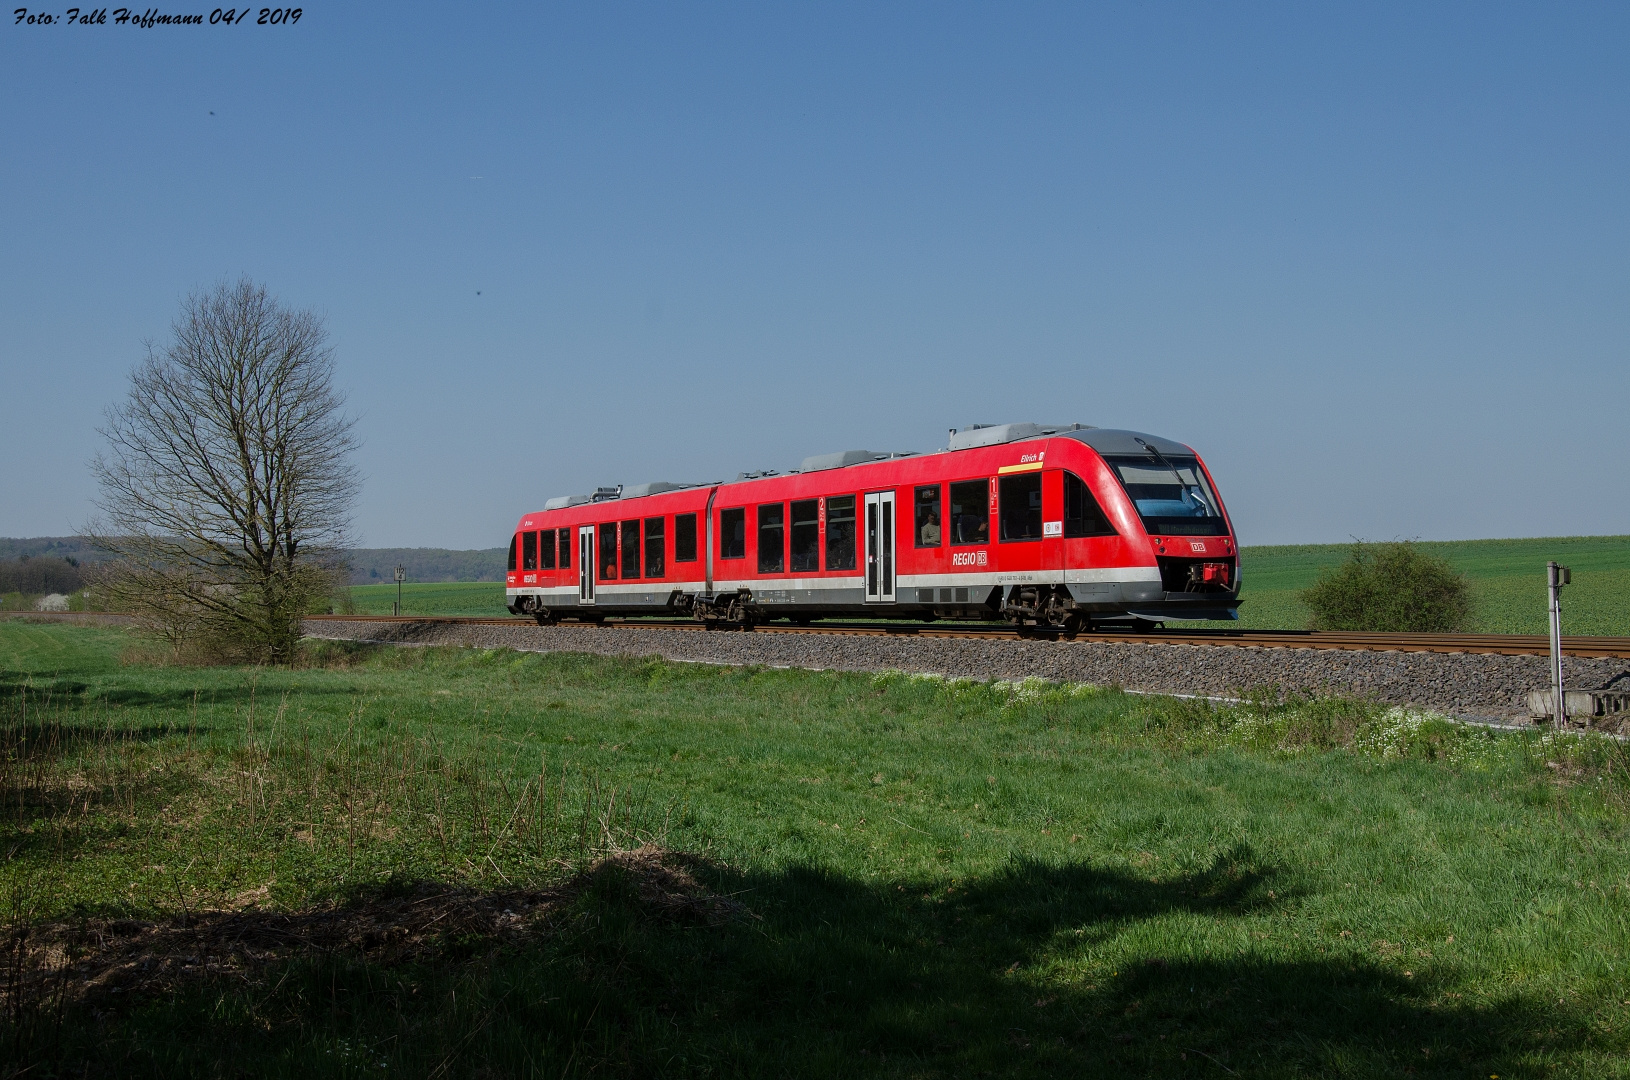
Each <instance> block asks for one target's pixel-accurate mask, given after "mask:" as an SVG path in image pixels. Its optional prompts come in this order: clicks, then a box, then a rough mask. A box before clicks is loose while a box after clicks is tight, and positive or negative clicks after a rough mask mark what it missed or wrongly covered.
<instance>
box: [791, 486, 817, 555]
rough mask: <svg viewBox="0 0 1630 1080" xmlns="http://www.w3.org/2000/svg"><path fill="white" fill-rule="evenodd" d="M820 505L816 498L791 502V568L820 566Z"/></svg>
mask: <svg viewBox="0 0 1630 1080" xmlns="http://www.w3.org/2000/svg"><path fill="white" fill-rule="evenodd" d="M820 517H821V507H820V500H818V499H805V500H803V501H802V502H795V503H793V504H792V569H793V571H794V572H797V571H800V570H819V569H820V568H821V522H820Z"/></svg>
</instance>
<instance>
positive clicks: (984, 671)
mask: <svg viewBox="0 0 1630 1080" xmlns="http://www.w3.org/2000/svg"><path fill="white" fill-rule="evenodd" d="M307 632H308V633H309V634H310V635H311V636H312V637H317V638H330V639H340V640H352V641H370V642H377V643H380V644H391V645H452V646H464V647H473V648H506V649H517V650H521V651H526V652H583V653H596V654H600V655H608V656H660V657H662V658H664V659H667V660H676V661H689V662H696V663H708V664H762V665H765V666H770V667H799V668H814V669H833V670H839V671H889V670H894V671H907V672H917V673H925V674H936V675H945V676H950V677H968V678H975V679H1026V678H1042V679H1051V680H1057V681H1063V682H1081V683H1092V684H1095V685H1100V686H1119V687H1122V688H1123V689H1126V690H1137V691H1144V692H1153V693H1170V694H1202V695H1208V696H1219V697H1230V696H1235V695H1238V694H1240V693H1241V692H1248V691H1253V690H1257V689H1261V688H1270V687H1277V688H1279V689H1280V690H1282V691H1285V692H1304V693H1314V694H1340V695H1347V696H1358V697H1367V698H1373V699H1375V700H1377V701H1381V702H1385V703H1387V704H1394V705H1411V706H1417V707H1421V708H1427V709H1433V710H1436V711H1440V712H1445V713H1448V714H1450V715H1452V716H1458V717H1463V718H1466V719H1480V720H1501V721H1512V720H1518V719H1521V718H1524V717H1526V716H1527V713H1528V710H1527V707H1526V705H1525V703H1524V698H1525V696H1526V695H1527V694H1528V692H1529V691H1530V690H1536V689H1541V688H1543V687H1545V686H1546V685H1547V682H1548V675H1547V665H1548V661H1547V659H1546V658H1545V657H1543V656H1500V655H1488V654H1480V653H1438V652H1401V651H1400V652H1382V651H1359V650H1344V649H1312V648H1289V647H1279V648H1258V647H1249V646H1240V645H1227V646H1208V645H1177V644H1149V643H1143V642H1102V641H1091V642H1088V641H1026V640H1019V639H1016V638H1015V639H990V638H948V637H936V638H928V637H893V636H884V637H879V636H859V635H856V636H849V635H843V634H800V633H759V632H749V633H742V632H730V631H714V632H706V631H701V630H691V629H681V628H667V627H637V626H627V625H613V626H603V627H597V626H593V625H577V624H568V625H560V626H531V625H527V624H524V623H516V624H515V625H493V624H471V623H447V622H436V621H432V620H425V621H422V622H419V621H406V622H361V621H359V622H347V621H341V620H335V619H324V620H322V621H314V622H312V623H309V624H308V625H307ZM1564 665H1565V677H1566V681H1567V684H1568V686H1569V688H1570V689H1578V690H1586V689H1602V688H1605V687H1608V686H1615V687H1620V688H1622V687H1625V686H1627V685H1630V660H1624V659H1611V658H1606V659H1597V658H1585V657H1567V658H1565V660H1564Z"/></svg>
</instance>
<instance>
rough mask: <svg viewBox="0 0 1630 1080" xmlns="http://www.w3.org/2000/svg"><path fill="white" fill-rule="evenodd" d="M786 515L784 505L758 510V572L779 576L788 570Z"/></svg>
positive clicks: (778, 504)
mask: <svg viewBox="0 0 1630 1080" xmlns="http://www.w3.org/2000/svg"><path fill="white" fill-rule="evenodd" d="M786 514H787V508H786V506H785V505H783V504H782V503H766V504H765V505H763V506H760V507H759V508H758V572H759V573H761V574H779V573H781V572H782V571H783V570H785V569H786V562H787V559H786V550H787V542H786V538H787V533H786V520H787V518H786Z"/></svg>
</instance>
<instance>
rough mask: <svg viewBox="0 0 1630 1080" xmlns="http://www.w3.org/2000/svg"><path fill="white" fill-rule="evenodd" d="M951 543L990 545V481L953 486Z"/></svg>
mask: <svg viewBox="0 0 1630 1080" xmlns="http://www.w3.org/2000/svg"><path fill="white" fill-rule="evenodd" d="M951 543H953V544H988V543H990V481H989V480H965V481H963V482H962V483H960V484H952V485H951Z"/></svg>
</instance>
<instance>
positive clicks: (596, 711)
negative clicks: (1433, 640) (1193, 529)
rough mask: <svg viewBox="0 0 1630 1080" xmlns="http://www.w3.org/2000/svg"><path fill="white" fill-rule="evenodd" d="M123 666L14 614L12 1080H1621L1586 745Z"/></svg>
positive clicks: (473, 657) (1603, 866)
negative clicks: (218, 1078)
mask: <svg viewBox="0 0 1630 1080" xmlns="http://www.w3.org/2000/svg"><path fill="white" fill-rule="evenodd" d="M137 646H139V642H137V641H136V640H135V639H134V638H133V637H132V635H131V634H130V633H128V632H126V631H122V630H115V629H100V628H85V627H73V626H63V625H26V624H21V623H10V622H8V623H0V750H3V752H0V851H3V852H5V855H4V860H3V861H0V904H3V905H4V907H3V908H0V914H3V918H4V921H5V924H6V925H5V933H6V937H5V941H6V943H7V945H6V948H7V952H6V954H5V956H6V961H5V964H4V966H3V971H0V999H3V1000H0V1005H3V1006H4V1007H3V1008H0V1046H3V1047H4V1048H5V1049H4V1053H3V1054H0V1061H3V1062H4V1066H5V1072H6V1073H7V1075H28V1076H69V1075H72V1076H82V1075H91V1076H114V1075H118V1076H173V1075H209V1076H214V1075H234V1076H262V1075H276V1076H300V1077H302V1078H316V1077H331V1076H332V1077H340V1076H368V1075H381V1076H391V1075H404V1076H432V1075H434V1076H449V1077H451V1076H461V1077H487V1076H546V1077H551V1078H553V1077H562V1076H567V1077H574V1076H590V1075H594V1076H624V1077H663V1076H673V1077H692V1076H695V1077H701V1076H789V1077H837V1076H843V1077H849V1076H857V1075H858V1076H878V1077H964V1076H1010V1077H1031V1076H1034V1077H1056V1076H1102V1075H1122V1076H1139V1077H1142V1076H1162V1077H1163V1076H1170V1077H1193V1076H1211V1075H1215V1076H1219V1077H1224V1076H1230V1075H1233V1076H1252V1077H1292V1076H1309V1077H1312V1076H1317V1077H1328V1076H1344V1077H1383V1076H1385V1077H1395V1076H1417V1077H1446V1078H1447V1077H1454V1078H1479V1080H1481V1078H1484V1077H1495V1076H1497V1077H1500V1078H1508V1077H1532V1078H1539V1077H1547V1078H1550V1077H1615V1076H1617V1077H1624V1076H1630V971H1627V968H1626V965H1627V964H1630V955H1627V951H1630V950H1627V948H1626V946H1627V942H1630V934H1627V928H1630V844H1627V840H1630V829H1627V823H1630V786H1627V782H1626V777H1625V773H1624V765H1625V758H1624V756H1623V751H1622V748H1620V747H1618V746H1617V745H1616V744H1612V743H1610V742H1608V741H1607V740H1605V739H1603V738H1601V737H1599V736H1589V737H1560V738H1559V737H1554V736H1550V737H1547V736H1541V735H1539V734H1534V733H1508V734H1499V733H1494V732H1489V731H1485V730H1482V729H1472V728H1466V727H1460V726H1456V725H1452V724H1448V723H1445V722H1442V721H1438V720H1433V719H1431V718H1422V717H1418V716H1411V715H1408V714H1404V713H1402V712H1400V711H1397V710H1392V711H1387V710H1382V709H1379V708H1375V707H1369V706H1362V705H1358V704H1354V703H1345V702H1339V701H1326V702H1317V701H1314V702H1292V703H1288V704H1283V705H1273V704H1269V703H1266V702H1258V703H1252V704H1247V705H1241V706H1230V707H1213V706H1209V705H1207V704H1205V703H1203V702H1185V701H1176V700H1173V699H1164V698H1156V697H1136V696H1131V695H1125V694H1121V693H1119V692H1115V691H1111V690H1095V689H1092V688H1087V687H1052V686H1047V685H1045V684H1024V685H1020V686H1012V685H1003V684H981V683H973V682H947V681H945V680H936V679H929V678H922V677H905V676H899V675H883V676H866V675H859V674H840V673H832V672H810V671H793V670H759V669H751V668H720V667H709V666H704V665H696V664H671V663H665V662H662V661H657V660H639V659H614V658H602V657H585V656H574V655H551V656H540V655H527V654H516V653H510V652H504V651H476V650H451V649H400V650H392V649H382V648H381V649H375V648H366V647H357V646H353V647H341V646H338V645H334V644H331V643H323V644H314V645H313V646H312V647H311V649H310V650H309V652H308V653H307V655H306V659H305V663H304V666H302V667H300V668H297V669H295V670H267V669H242V668H185V667H173V666H153V664H152V663H151V662H149V661H146V660H144V659H143V657H144V656H146V655H148V654H147V653H145V652H144V651H143V650H142V649H141V648H139V647H137ZM539 890H543V891H541V892H540V891H539Z"/></svg>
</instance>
